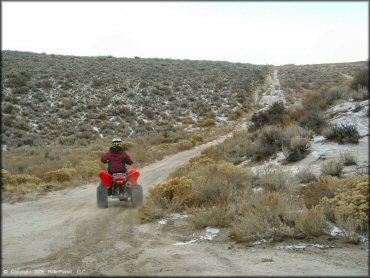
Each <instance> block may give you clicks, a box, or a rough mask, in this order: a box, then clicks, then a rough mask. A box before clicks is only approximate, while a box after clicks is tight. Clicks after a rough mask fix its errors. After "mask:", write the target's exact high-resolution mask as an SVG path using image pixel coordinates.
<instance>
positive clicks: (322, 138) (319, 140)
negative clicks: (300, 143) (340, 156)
mask: <svg viewBox="0 0 370 278" xmlns="http://www.w3.org/2000/svg"><path fill="white" fill-rule="evenodd" d="M325 139H326V138H325V137H324V136H322V135H319V136H315V137H314V138H313V139H312V141H314V142H321V141H324V140H325Z"/></svg>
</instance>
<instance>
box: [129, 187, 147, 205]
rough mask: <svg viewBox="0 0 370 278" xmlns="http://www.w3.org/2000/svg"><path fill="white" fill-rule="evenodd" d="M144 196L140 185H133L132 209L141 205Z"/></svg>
mask: <svg viewBox="0 0 370 278" xmlns="http://www.w3.org/2000/svg"><path fill="white" fill-rule="evenodd" d="M143 199H144V195H143V188H142V187H141V185H140V184H137V185H135V187H134V188H133V189H132V205H133V207H134V208H135V207H137V206H139V205H141V204H142V203H143Z"/></svg>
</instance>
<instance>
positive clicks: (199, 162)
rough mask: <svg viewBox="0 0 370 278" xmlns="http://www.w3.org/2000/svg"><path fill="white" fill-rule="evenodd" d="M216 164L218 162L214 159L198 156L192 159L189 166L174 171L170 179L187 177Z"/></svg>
mask: <svg viewBox="0 0 370 278" xmlns="http://www.w3.org/2000/svg"><path fill="white" fill-rule="evenodd" d="M215 163H216V162H215V161H214V160H213V159H211V158H208V157H206V156H205V155H200V156H196V157H193V158H191V159H190V160H189V162H188V163H187V164H185V165H183V166H180V167H178V168H177V169H176V170H175V171H173V172H172V173H171V174H170V175H169V178H176V177H183V176H187V175H188V174H189V173H190V172H192V171H194V170H196V169H199V168H201V167H203V166H207V165H213V164H215Z"/></svg>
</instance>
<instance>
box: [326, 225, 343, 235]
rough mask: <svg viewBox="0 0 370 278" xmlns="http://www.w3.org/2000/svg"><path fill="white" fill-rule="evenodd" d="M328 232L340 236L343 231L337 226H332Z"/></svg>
mask: <svg viewBox="0 0 370 278" xmlns="http://www.w3.org/2000/svg"><path fill="white" fill-rule="evenodd" d="M329 234H330V235H331V236H340V235H343V234H344V233H343V231H342V230H341V229H339V228H338V227H336V226H334V227H333V228H332V229H331V230H330V232H329Z"/></svg>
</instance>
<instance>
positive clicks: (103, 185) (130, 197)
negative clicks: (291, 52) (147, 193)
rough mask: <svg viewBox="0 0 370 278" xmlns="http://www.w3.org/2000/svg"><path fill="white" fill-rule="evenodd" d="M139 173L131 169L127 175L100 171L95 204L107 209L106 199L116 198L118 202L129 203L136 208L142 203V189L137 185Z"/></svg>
mask: <svg viewBox="0 0 370 278" xmlns="http://www.w3.org/2000/svg"><path fill="white" fill-rule="evenodd" d="M139 176H140V173H139V172H138V171H137V170H136V169H131V170H130V171H128V172H127V173H114V174H112V175H110V174H109V173H108V171H104V170H100V174H99V177H100V181H101V182H100V184H99V186H98V188H97V202H98V207H99V208H107V207H108V197H110V198H112V199H113V198H118V199H119V200H120V201H126V202H129V203H131V205H132V207H136V206H138V205H139V204H141V203H142V202H143V188H142V187H141V185H140V184H138V183H137V180H138V178H139Z"/></svg>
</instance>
